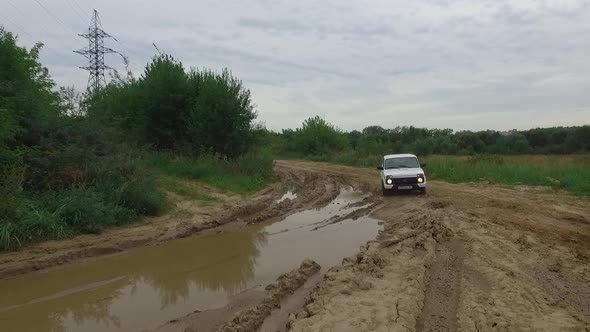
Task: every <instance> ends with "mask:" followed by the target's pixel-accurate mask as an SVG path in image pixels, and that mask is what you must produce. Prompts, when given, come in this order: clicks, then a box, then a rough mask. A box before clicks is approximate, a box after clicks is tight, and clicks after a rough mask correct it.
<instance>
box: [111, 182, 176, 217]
mask: <svg viewBox="0 0 590 332" xmlns="http://www.w3.org/2000/svg"><path fill="white" fill-rule="evenodd" d="M121 204H122V205H123V206H124V207H126V208H128V209H131V210H132V211H134V212H135V213H137V214H138V215H145V216H158V215H160V214H162V212H164V211H166V210H167V209H168V208H169V204H168V201H167V200H166V196H165V195H164V194H163V193H161V192H159V191H158V190H156V183H155V179H153V178H148V179H136V180H134V181H132V182H130V183H128V184H127V185H126V186H125V188H124V189H123V191H122V193H121Z"/></svg>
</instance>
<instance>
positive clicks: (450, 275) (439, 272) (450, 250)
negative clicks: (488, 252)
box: [416, 239, 464, 332]
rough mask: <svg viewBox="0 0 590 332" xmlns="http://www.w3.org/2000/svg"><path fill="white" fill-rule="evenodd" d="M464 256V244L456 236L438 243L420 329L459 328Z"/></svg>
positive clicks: (420, 318) (419, 322)
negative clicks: (458, 311) (458, 317)
mask: <svg viewBox="0 0 590 332" xmlns="http://www.w3.org/2000/svg"><path fill="white" fill-rule="evenodd" d="M463 259H464V252H463V248H462V244H461V242H459V241H458V240H456V239H452V240H451V241H449V242H443V243H439V244H438V245H437V246H436V258H435V260H434V263H433V264H432V266H431V267H430V271H429V278H428V285H427V286H426V291H425V295H424V306H423V308H422V312H421V313H420V316H419V317H418V320H417V321H416V331H419V332H421V331H433V332H442V331H456V330H457V308H458V304H459V295H460V292H461V279H462V277H463Z"/></svg>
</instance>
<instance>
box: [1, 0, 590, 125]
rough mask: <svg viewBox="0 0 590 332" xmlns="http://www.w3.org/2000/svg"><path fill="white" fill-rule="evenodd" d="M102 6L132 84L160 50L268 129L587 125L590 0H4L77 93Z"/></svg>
mask: <svg viewBox="0 0 590 332" xmlns="http://www.w3.org/2000/svg"><path fill="white" fill-rule="evenodd" d="M43 7H45V8H43ZM94 8H95V9H97V10H98V11H99V12H100V15H101V19H102V24H103V28H104V30H105V31H107V32H108V33H110V34H112V35H113V36H115V37H116V38H117V39H118V40H119V42H116V41H113V40H108V41H107V46H109V47H111V48H114V49H117V50H120V51H121V52H123V53H125V54H127V55H128V56H129V58H130V60H131V62H132V69H133V71H134V73H135V74H136V75H138V74H140V72H141V70H142V68H143V66H144V65H145V64H146V63H147V62H148V61H149V59H150V57H151V56H152V55H153V54H154V53H155V52H156V51H155V49H154V47H153V46H152V43H155V44H157V46H158V47H159V48H160V49H161V50H162V51H164V52H167V53H171V54H172V55H174V56H175V57H176V58H178V59H179V60H181V61H182V62H183V63H184V64H185V65H186V66H187V67H209V68H213V69H222V68H224V67H228V68H229V69H230V70H232V71H233V73H234V74H235V75H236V76H238V77H239V78H240V79H242V80H243V81H244V83H245V85H246V86H247V87H248V88H250V90H251V91H252V97H253V99H254V102H255V103H256V104H257V106H258V107H257V109H258V113H259V120H260V121H262V122H264V123H265V124H266V126H267V127H268V128H270V129H274V130H279V129H281V128H293V127H298V126H300V124H301V122H302V121H303V120H304V119H305V118H307V117H310V116H313V115H316V114H317V115H321V116H323V117H325V118H326V119H327V120H328V121H330V122H332V123H334V124H335V125H337V126H338V127H340V128H343V129H346V130H350V129H362V128H364V127H365V126H368V125H381V126H383V127H395V126H401V125H414V126H419V127H430V128H443V127H444V128H453V129H470V130H478V129H488V128H490V129H499V130H506V129H512V128H517V129H526V128H531V127H545V126H560V125H582V124H590V1H588V0H586V1H577V0H544V1H529V0H518V1H516V0H514V1H504V0H487V1H484V0H482V1H476V0H469V1H459V0H429V1H418V0H416V1H408V0H400V1H394V0H384V1H360V0H359V1H352V0H331V1H325V0H322V1H315V0H290V1H281V0H252V1H249V0H239V1H225V0H214V1H204V0H199V1H195V0H182V1H177V0H168V1H161V0H160V1H152V0H150V1H140V0H0V23H1V24H3V25H4V26H5V28H7V29H8V30H10V31H13V32H15V33H17V34H18V35H19V38H20V42H21V44H23V45H26V46H31V45H33V43H34V42H35V41H42V42H43V43H45V44H46V48H45V49H44V51H43V54H42V61H43V63H44V64H45V65H46V66H47V67H48V68H49V70H50V72H51V74H52V76H53V77H54V79H55V80H56V82H57V83H58V84H59V85H75V86H77V87H79V88H81V89H83V88H85V86H86V82H87V79H88V73H87V72H85V71H83V70H81V69H78V66H82V65H84V64H85V63H84V59H83V58H82V57H81V56H80V55H77V54H75V53H73V52H72V50H74V49H79V48H82V47H83V46H84V45H85V44H84V42H85V41H84V40H83V39H82V38H80V37H77V36H76V35H75V34H74V33H83V32H84V30H85V29H87V27H88V24H89V22H90V14H91V10H92V9H94ZM107 64H108V65H110V66H112V67H115V68H118V69H120V70H121V69H122V68H123V64H122V61H121V59H120V58H118V57H117V56H108V57H107Z"/></svg>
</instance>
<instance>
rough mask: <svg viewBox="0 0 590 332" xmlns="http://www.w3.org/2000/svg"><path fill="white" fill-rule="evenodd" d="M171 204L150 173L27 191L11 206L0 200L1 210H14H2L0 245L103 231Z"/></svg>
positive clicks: (7, 246)
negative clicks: (117, 180)
mask: <svg viewBox="0 0 590 332" xmlns="http://www.w3.org/2000/svg"><path fill="white" fill-rule="evenodd" d="M0 205H2V203H0ZM168 208H169V204H168V201H167V199H166V197H165V196H164V194H163V193H161V192H159V191H158V190H157V188H156V185H155V182H154V181H153V180H152V179H151V178H150V177H145V178H143V179H135V180H130V181H128V182H126V183H117V184H112V183H108V182H105V183H98V184H95V185H93V186H81V187H78V188H71V189H66V190H60V191H46V192H42V193H30V192H22V193H20V194H18V196H17V197H16V199H14V200H13V201H12V202H11V203H10V207H7V208H2V206H0V210H4V211H5V212H9V213H4V214H3V215H1V216H0V251H7V250H15V249H18V248H20V247H23V246H26V245H28V244H32V243H36V242H41V241H47V240H61V239H66V238H69V237H72V236H75V235H77V234H86V233H99V232H101V231H102V230H104V229H106V228H108V227H112V226H117V225H124V224H128V223H131V222H134V221H136V220H139V219H140V217H141V216H156V215H160V214H161V213H163V212H164V211H166V210H167V209H168Z"/></svg>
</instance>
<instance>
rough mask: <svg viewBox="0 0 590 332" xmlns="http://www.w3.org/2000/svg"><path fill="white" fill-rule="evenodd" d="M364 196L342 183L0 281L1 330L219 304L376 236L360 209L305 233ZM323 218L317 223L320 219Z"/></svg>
mask: <svg viewBox="0 0 590 332" xmlns="http://www.w3.org/2000/svg"><path fill="white" fill-rule="evenodd" d="M363 198H364V196H363V195H362V194H360V193H358V192H353V191H351V190H344V191H343V192H342V193H341V194H340V195H339V196H338V198H336V199H335V200H334V201H332V202H331V203H330V204H328V205H327V206H325V207H323V208H320V209H313V210H306V211H303V212H299V213H296V214H293V215H291V216H289V217H287V218H285V219H284V220H282V221H279V222H275V223H272V224H259V225H255V226H250V227H245V228H242V229H239V230H234V231H231V232H224V233H221V234H211V235H206V236H195V237H191V238H187V239H181V240H175V241H171V242H169V243H167V244H165V245H162V246H158V247H148V248H140V249H136V250H132V251H129V252H126V253H125V254H122V255H117V256H112V257H108V258H104V259H100V260H95V261H89V262H85V263H81V264H76V265H71V266H67V267H65V268H62V269H58V270H53V271H49V272H45V273H37V274H31V275H28V276H25V277H22V278H17V279H10V280H3V281H0V294H1V296H0V330H2V331H138V330H142V329H146V328H153V327H156V326H159V325H160V324H162V323H164V322H166V321H168V320H170V319H174V318H178V317H181V316H184V315H186V314H188V313H191V312H193V311H194V310H196V309H198V310H207V309H215V308H219V307H222V306H224V305H226V304H227V303H228V302H229V301H230V299H231V298H232V297H233V296H234V295H236V294H237V293H239V292H241V291H243V290H245V289H251V288H260V286H261V285H265V284H267V283H270V282H272V281H274V280H275V279H276V277H277V276H278V275H280V274H281V273H283V272H286V271H289V270H291V269H293V268H295V267H297V266H298V265H299V263H300V262H301V261H302V260H303V259H305V258H312V259H314V260H316V261H317V262H318V263H319V264H321V265H322V266H323V267H324V269H325V268H327V267H330V266H333V265H336V264H339V262H340V260H341V259H342V258H343V257H345V256H350V255H352V254H354V253H356V252H357V251H358V249H359V246H361V245H363V244H365V243H366V242H367V241H368V240H370V239H373V238H375V237H376V236H377V233H378V231H379V229H380V226H379V225H378V222H377V220H374V219H371V218H368V217H362V218H359V219H357V220H354V221H353V220H345V221H343V222H340V223H336V224H331V225H328V226H326V227H322V228H319V229H317V230H315V231H312V229H313V228H315V227H316V226H317V224H319V223H321V222H322V221H325V220H327V219H329V218H330V217H333V216H335V215H344V214H347V213H349V212H351V211H353V210H354V209H358V208H362V207H350V206H348V204H350V203H354V202H359V201H361V200H362V199H363ZM324 224H325V223H324Z"/></svg>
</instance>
